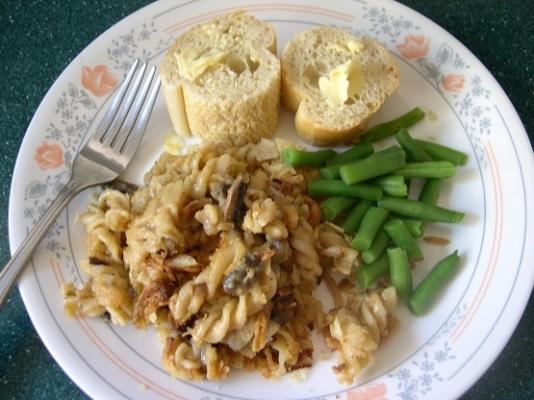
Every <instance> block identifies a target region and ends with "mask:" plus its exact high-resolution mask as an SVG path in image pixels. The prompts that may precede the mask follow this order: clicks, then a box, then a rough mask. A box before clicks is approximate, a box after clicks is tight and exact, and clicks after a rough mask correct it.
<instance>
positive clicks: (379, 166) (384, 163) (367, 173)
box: [339, 150, 406, 185]
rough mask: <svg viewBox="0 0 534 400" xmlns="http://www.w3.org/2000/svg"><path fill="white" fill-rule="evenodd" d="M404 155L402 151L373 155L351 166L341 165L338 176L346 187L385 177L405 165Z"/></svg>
mask: <svg viewBox="0 0 534 400" xmlns="http://www.w3.org/2000/svg"><path fill="white" fill-rule="evenodd" d="M404 158H405V153H404V151H402V150H399V151H389V152H386V153H375V154H373V155H370V156H369V157H367V158H364V159H362V160H360V161H357V162H355V163H353V164H347V165H343V166H342V167H341V169H340V170H339V175H340V176H341V179H343V182H345V183H346V184H348V185H351V184H353V183H358V182H362V181H365V180H367V179H370V178H375V177H377V176H381V175H386V174H389V173H391V172H393V171H396V170H398V169H399V168H402V167H404V165H406V161H405V159H404Z"/></svg>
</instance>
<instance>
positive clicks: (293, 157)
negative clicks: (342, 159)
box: [282, 149, 337, 167]
mask: <svg viewBox="0 0 534 400" xmlns="http://www.w3.org/2000/svg"><path fill="white" fill-rule="evenodd" d="M336 154H337V153H336V152H335V151H334V150H330V149H328V150H319V151H303V150H298V149H284V150H282V159H283V160H284V162H285V163H286V164H289V165H291V166H292V167H320V166H322V165H324V164H325V163H326V162H327V161H328V160H330V159H331V158H332V157H335V156H336Z"/></svg>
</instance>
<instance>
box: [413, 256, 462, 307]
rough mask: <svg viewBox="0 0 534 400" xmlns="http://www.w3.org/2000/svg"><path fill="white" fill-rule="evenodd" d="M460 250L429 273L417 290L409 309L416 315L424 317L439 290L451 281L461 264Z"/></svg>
mask: <svg viewBox="0 0 534 400" xmlns="http://www.w3.org/2000/svg"><path fill="white" fill-rule="evenodd" d="M459 261H460V257H459V256H458V250H456V251H454V252H453V253H452V254H450V255H448V256H447V257H445V258H444V259H442V260H441V261H440V262H438V263H437V264H436V265H435V266H434V268H432V270H431V271H430V272H429V273H428V275H427V276H426V277H425V278H424V279H423V280H422V281H421V283H420V284H419V285H417V287H416V288H415V290H414V292H413V294H412V296H411V297H410V300H409V301H408V307H409V308H410V310H411V311H412V313H413V314H415V315H422V314H423V313H424V312H425V311H426V310H427V309H428V308H429V307H430V305H431V304H432V301H433V300H434V299H435V298H436V295H437V294H438V293H439V290H440V289H441V288H442V287H443V286H445V284H446V283H447V282H448V281H449V280H450V278H451V277H452V275H453V274H454V272H455V271H456V268H457V266H458V264H459Z"/></svg>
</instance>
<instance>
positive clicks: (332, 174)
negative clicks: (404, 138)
mask: <svg viewBox="0 0 534 400" xmlns="http://www.w3.org/2000/svg"><path fill="white" fill-rule="evenodd" d="M363 144H365V145H368V146H371V145H370V144H369V143H362V145H363ZM371 149H372V146H371ZM401 150H402V149H401V148H400V147H399V146H390V147H388V148H386V149H384V150H381V151H379V152H377V153H374V154H371V155H370V156H382V155H383V154H386V153H392V152H395V151H401ZM342 154H343V153H342ZM334 158H336V157H334ZM360 158H361V157H360ZM357 159H358V158H353V159H346V160H345V161H341V162H337V163H333V162H328V165H327V166H326V167H323V168H321V169H320V172H321V177H322V178H325V179H339V176H340V175H339V170H340V169H341V167H342V166H343V165H347V164H351V163H354V162H356V161H357Z"/></svg>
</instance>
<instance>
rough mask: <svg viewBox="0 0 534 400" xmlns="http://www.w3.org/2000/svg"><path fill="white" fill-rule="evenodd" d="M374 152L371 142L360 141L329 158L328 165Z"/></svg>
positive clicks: (343, 162) (342, 162)
mask: <svg viewBox="0 0 534 400" xmlns="http://www.w3.org/2000/svg"><path fill="white" fill-rule="evenodd" d="M373 153H374V149H373V146H372V145H371V143H367V142H366V143H358V144H355V145H354V146H352V147H351V148H350V149H348V150H345V151H343V152H341V153H339V154H338V155H337V156H335V157H333V158H331V159H330V160H328V162H327V163H326V165H335V164H346V163H347V162H348V161H352V160H357V159H359V158H364V157H367V156H369V155H371V154H373Z"/></svg>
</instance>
